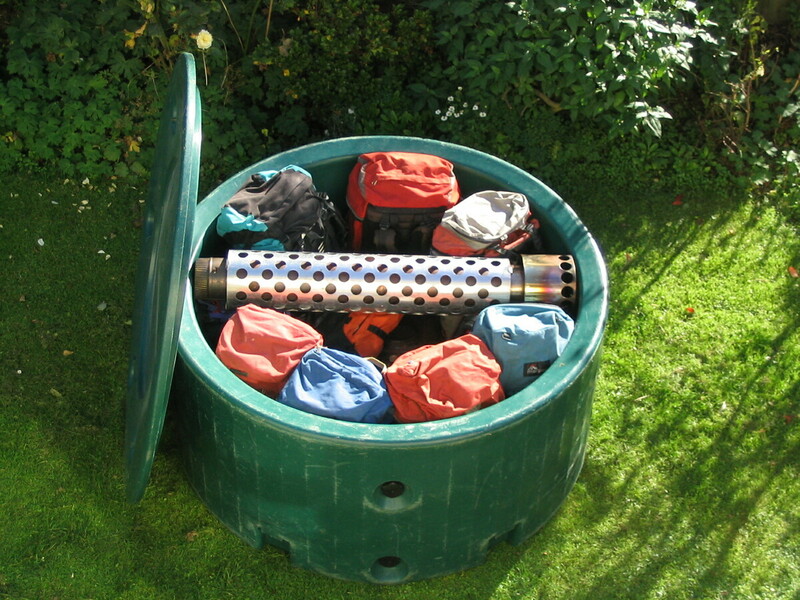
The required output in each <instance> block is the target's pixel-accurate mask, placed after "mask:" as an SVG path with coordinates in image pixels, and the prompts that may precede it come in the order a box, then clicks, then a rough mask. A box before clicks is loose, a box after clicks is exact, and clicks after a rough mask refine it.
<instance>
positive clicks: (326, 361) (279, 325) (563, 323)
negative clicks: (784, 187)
mask: <svg viewBox="0 0 800 600" xmlns="http://www.w3.org/2000/svg"><path fill="white" fill-rule="evenodd" d="M346 205H347V213H348V214H347V215H346V216H344V217H343V216H341V215H340V214H339V212H338V210H337V207H336V204H335V203H334V202H332V201H331V200H330V199H329V198H328V196H327V195H326V194H325V193H324V192H320V191H318V190H317V189H316V187H315V185H314V182H313V179H312V176H311V174H310V173H308V172H307V171H305V170H304V169H302V168H301V167H297V166H295V165H287V166H286V167H285V168H283V169H281V170H279V171H268V172H263V173H255V174H253V175H252V176H251V177H250V178H249V179H248V181H247V182H246V183H245V185H243V186H242V187H241V189H240V190H239V191H238V192H237V193H236V194H235V195H234V196H233V197H232V198H231V199H230V200H229V201H228V202H226V204H225V206H224V207H223V208H222V210H221V212H220V215H219V216H218V218H217V223H216V231H217V233H218V234H219V236H220V237H221V238H222V239H223V240H224V242H225V243H226V244H227V245H228V247H229V248H230V249H231V250H230V252H229V253H228V257H227V258H226V259H214V258H212V259H209V258H202V259H198V261H197V264H196V266H195V297H196V299H197V301H198V302H199V303H201V304H204V305H205V306H206V308H207V309H208V310H206V311H201V313H203V314H205V315H206V318H207V320H209V321H213V322H216V323H217V324H218V330H219V335H218V337H217V341H216V354H217V356H218V358H219V359H220V360H221V361H222V363H223V364H225V366H226V367H228V368H229V369H230V370H231V372H233V373H234V374H235V375H237V376H238V377H239V378H240V379H242V380H243V381H245V382H246V383H248V384H249V385H250V386H252V387H253V388H255V389H257V390H259V391H260V392H262V393H264V394H265V395H267V396H269V397H270V398H273V399H275V400H276V401H278V402H280V403H282V404H285V405H287V406H291V407H294V408H296V409H300V410H304V411H306V412H310V413H314V414H317V415H321V416H325V417H330V418H335V419H340V420H346V421H353V422H360V423H414V422H423V421H433V420H439V419H446V418H451V417H457V416H460V415H464V414H467V413H469V412H472V411H475V410H479V409H481V408H485V407H487V406H490V405H492V404H496V403H497V402H500V401H502V400H504V399H505V398H506V397H508V396H511V395H513V394H515V393H517V392H519V391H520V390H522V389H523V388H524V387H526V386H527V385H529V384H530V383H531V382H532V381H534V380H535V379H537V378H538V377H539V376H541V374H542V373H544V371H545V370H546V369H547V368H548V367H549V366H550V365H551V364H552V363H553V362H554V361H555V360H556V359H557V358H558V356H560V354H561V353H562V352H563V349H564V347H565V345H566V344H567V342H568V340H569V338H570V336H571V334H572V331H573V327H574V323H573V320H572V317H571V316H570V315H569V314H568V312H567V310H564V308H562V306H559V304H561V305H563V306H565V307H567V308H568V309H569V307H570V306H572V302H574V295H573V294H574V289H575V284H576V281H575V274H574V273H575V272H574V264H572V259H571V257H569V256H549V255H543V254H536V253H537V252H541V241H540V238H539V223H538V221H537V220H536V219H535V218H534V216H533V215H532V214H531V211H530V204H529V202H528V199H527V198H526V197H525V196H524V195H523V194H520V193H518V192H513V191H504V190H499V191H495V190H485V191H480V192H477V193H475V194H471V195H469V196H467V197H464V198H462V196H461V190H460V186H459V182H458V180H457V178H456V175H455V173H454V171H453V165H452V164H451V163H450V162H448V161H447V160H444V159H442V158H440V157H436V156H431V155H427V154H417V153H404V152H373V153H369V154H363V155H361V156H360V157H359V158H358V160H357V163H356V165H355V166H354V168H353V169H352V171H351V173H350V177H349V180H348V186H347V197H346ZM460 257H461V258H460ZM551 275H552V276H553V277H554V278H555V279H554V280H553V281H549V279H552V278H553V277H551ZM526 277H527V278H529V279H530V278H537V279H538V280H539V281H540V284H537V285H536V286H528V285H526V282H525V278H526ZM270 280H271V282H270ZM267 284H269V285H267ZM533 288H536V290H537V291H536V292H535V293H529V292H528V290H529V289H533ZM551 288H552V289H556V290H557V291H556V292H555V293H554V294H553V295H552V297H551V296H550V295H548V293H549V291H550V290H551ZM565 290H566V291H565ZM214 337H216V333H215V334H214V335H212V336H211V338H212V339H213V338H214Z"/></svg>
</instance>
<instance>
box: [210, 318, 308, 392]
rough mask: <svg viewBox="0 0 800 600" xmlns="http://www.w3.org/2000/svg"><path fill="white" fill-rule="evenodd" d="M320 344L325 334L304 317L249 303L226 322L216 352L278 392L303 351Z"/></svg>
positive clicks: (253, 381)
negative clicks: (302, 319) (299, 317)
mask: <svg viewBox="0 0 800 600" xmlns="http://www.w3.org/2000/svg"><path fill="white" fill-rule="evenodd" d="M321 345H322V335H321V334H319V333H318V332H317V331H316V330H315V329H314V328H313V327H311V326H310V325H308V324H306V323H304V322H303V321H300V320H299V319H295V318H294V317H291V316H289V315H286V314H283V313H280V312H278V311H276V310H273V309H271V308H264V307H260V306H256V305H255V304H246V305H244V306H241V307H239V309H237V311H236V313H235V314H234V315H233V316H232V317H231V318H230V319H228V322H227V323H225V326H224V327H223V328H222V333H221V335H220V337H219V340H218V342H217V349H216V354H217V357H218V358H219V359H220V360H221V361H222V363H223V364H224V365H225V366H226V367H228V368H229V369H230V370H231V371H232V372H233V373H234V374H235V375H236V376H237V377H239V378H240V379H241V380H242V381H244V382H246V383H248V384H250V385H251V386H252V387H254V388H256V389H257V390H259V391H261V392H263V393H264V394H267V395H269V396H276V395H277V394H278V393H279V392H280V391H281V388H282V387H283V385H284V384H285V383H286V380H287V379H288V378H289V376H290V375H291V374H292V371H293V370H294V368H295V367H296V366H297V364H298V363H299V362H300V359H301V358H302V357H303V355H304V354H305V353H306V352H307V351H309V350H311V349H312V348H316V347H318V346H321Z"/></svg>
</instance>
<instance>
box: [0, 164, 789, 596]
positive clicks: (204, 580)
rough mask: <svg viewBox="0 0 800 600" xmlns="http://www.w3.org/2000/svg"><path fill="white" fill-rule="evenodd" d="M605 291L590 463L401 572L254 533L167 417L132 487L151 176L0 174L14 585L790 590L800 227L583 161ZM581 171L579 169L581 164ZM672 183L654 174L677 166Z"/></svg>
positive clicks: (755, 209) (3, 512) (583, 194)
mask: <svg viewBox="0 0 800 600" xmlns="http://www.w3.org/2000/svg"><path fill="white" fill-rule="evenodd" d="M570 176H571V177H573V178H572V179H571V180H570V181H568V182H565V185H564V186H563V188H562V187H559V186H556V189H557V190H558V189H569V190H579V191H580V193H574V192H570V193H569V194H566V193H564V192H562V194H564V196H565V200H567V201H568V202H569V203H570V204H571V205H572V206H573V207H574V208H575V210H576V211H577V212H578V214H579V215H580V217H581V218H582V219H583V220H584V222H585V223H586V224H587V226H588V227H589V229H590V231H592V233H593V234H594V235H595V237H596V238H597V239H598V241H599V243H600V245H601V247H602V249H603V251H604V253H605V255H606V258H607V262H608V268H609V275H610V281H611V290H610V291H611V311H610V319H609V323H608V327H607V332H606V340H605V346H604V355H603V361H602V369H601V375H600V379H599V381H598V387H597V393H596V396H595V404H594V413H593V419H592V429H591V433H590V438H589V447H588V452H587V459H586V464H585V467H584V470H583V472H582V474H581V476H580V478H579V479H578V482H577V484H576V486H575V488H574V489H573V491H572V492H571V493H570V495H569V496H568V497H567V500H566V502H565V504H564V506H563V507H562V509H561V511H560V512H559V513H558V514H557V515H556V516H555V517H554V518H553V519H552V520H551V521H550V522H549V523H548V524H547V525H546V526H545V527H544V528H543V529H542V530H541V531H540V532H539V533H538V534H536V535H535V536H534V537H533V538H531V539H530V540H528V541H527V542H525V543H524V544H522V545H520V546H509V545H507V544H501V545H499V546H498V547H496V548H494V549H493V550H492V551H491V552H490V553H489V555H488V558H487V560H486V562H485V564H483V565H482V566H479V567H477V568H474V569H471V570H469V571H464V572H461V573H457V574H454V575H450V576H447V577H443V578H440V579H435V580H430V581H423V582H418V583H412V584H407V585H402V586H395V587H377V586H371V585H367V584H360V583H352V582H344V581H337V580H332V579H328V578H325V577H323V576H320V575H317V574H315V573H310V572H306V571H302V570H299V569H297V568H294V567H292V566H291V565H290V563H289V560H288V558H287V556H286V555H285V554H284V553H282V552H281V551H279V550H277V549H274V548H270V547H268V548H266V549H264V550H254V549H252V548H250V547H249V546H246V545H245V544H244V543H243V542H242V541H240V540H239V539H238V538H237V537H235V536H234V535H233V534H232V533H231V532H230V531H228V530H227V529H226V528H225V527H224V526H222V525H221V524H220V523H219V522H218V521H217V520H216V518H215V517H213V516H212V515H211V514H210V513H209V512H208V510H207V509H206V508H205V506H204V505H203V504H202V502H201V501H200V500H199V499H198V498H197V496H196V495H195V494H194V493H193V491H192V490H191V489H190V488H189V486H188V484H187V482H186V479H185V478H184V476H183V472H182V465H181V461H180V459H179V456H178V454H179V453H178V447H177V444H178V440H177V439H176V437H175V434H174V433H173V427H172V424H171V423H170V422H169V420H168V422H167V426H166V429H165V433H164V437H163V440H162V444H161V447H160V449H159V453H158V455H157V458H156V461H155V464H154V469H153V475H152V479H151V482H150V485H149V487H148V489H147V493H146V495H145V497H144V500H143V501H142V502H141V503H139V504H138V505H130V504H128V503H126V501H125V494H124V485H125V475H124V467H123V459H122V440H123V408H122V406H123V401H124V397H125V379H126V372H127V359H128V344H129V341H130V319H131V313H132V305H133V299H132V293H133V279H134V273H135V265H136V254H137V249H138V236H139V229H138V228H137V222H138V220H139V218H140V213H141V206H140V201H141V200H143V199H144V197H145V193H146V190H145V185H144V184H142V185H141V186H140V187H138V188H133V187H130V186H129V185H123V184H118V187H117V189H115V190H110V189H109V188H108V186H107V185H106V184H103V185H102V186H99V187H98V188H93V187H91V186H89V185H87V184H81V183H78V182H64V181H63V180H62V179H60V178H47V177H46V176H30V175H13V176H8V177H6V178H5V180H4V185H3V187H2V190H0V249H1V250H2V254H0V259H2V264H3V265H4V267H3V270H2V278H1V279H0V281H2V283H1V284H0V289H2V291H3V293H2V299H3V301H4V310H3V311H2V315H1V316H0V323H1V325H0V432H1V433H2V435H1V436H0V532H2V533H0V537H1V538H2V543H0V598H13V599H27V598H31V599H54V598H58V599H60V600H67V599H73V598H74V599H84V598H95V599H101V598H114V599H116V598H125V599H139V598H143V599H146V598H153V599H158V600H162V599H171V598H175V599H184V598H185V599H192V598H208V599H219V598H236V599H243V598H253V599H259V598H283V599H290V600H291V599H298V600H299V599H306V598H324V599H339V598H348V599H359V598H363V599H374V598H380V599H384V598H385V599H414V600H417V599H431V600H433V599H435V600H448V599H452V600H456V599H458V600H467V599H475V600H488V599H493V600H501V599H510V598H526V599H533V598H569V599H577V598H587V599H592V600H600V599H606V598H631V599H645V598H670V599H680V598H716V599H726V600H727V599H734V598H758V599H766V598H796V597H798V595H800V479H799V478H798V475H799V474H800V331H798V324H799V323H800V309H799V308H798V307H800V279H798V278H797V277H796V271H792V269H791V268H790V267H792V268H794V269H800V239H798V233H797V229H796V224H794V226H793V225H792V224H791V223H789V222H788V221H787V219H786V218H785V217H784V216H783V215H782V214H781V213H780V212H779V211H777V210H776V209H775V208H774V207H773V205H772V204H771V203H769V202H766V201H763V200H762V199H760V198H735V197H727V196H724V195H723V194H716V195H715V194H700V193H696V194H692V193H686V194H683V196H682V197H681V198H680V201H678V202H676V194H678V193H680V192H681V190H671V191H669V192H658V191H654V192H652V193H647V194H643V193H640V192H633V191H630V190H628V189H626V188H625V187H624V186H621V185H616V186H611V187H609V186H601V185H594V184H592V183H591V182H581V181H580V180H579V174H578V173H576V174H574V175H569V174H565V175H564V177H565V178H566V177H570ZM566 183H568V184H569V185H566ZM663 188H664V186H663V185H662V186H661V189H663Z"/></svg>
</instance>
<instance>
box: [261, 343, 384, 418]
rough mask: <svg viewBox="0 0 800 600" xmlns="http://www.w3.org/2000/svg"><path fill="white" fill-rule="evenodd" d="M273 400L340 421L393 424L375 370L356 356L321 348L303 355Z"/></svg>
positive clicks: (382, 385)
mask: <svg viewBox="0 0 800 600" xmlns="http://www.w3.org/2000/svg"><path fill="white" fill-rule="evenodd" d="M277 400H278V402H281V403H282V404H286V405H287V406H291V407H293V408H297V409H299V410H302V411H305V412H309V413H313V414H315V415H320V416H323V417H330V418H332V419H339V420H342V421H354V422H357V423H390V422H392V421H393V418H392V410H391V409H392V401H391V399H390V398H389V392H388V391H387V390H386V384H385V383H384V381H383V374H382V373H381V372H380V371H379V370H378V368H377V367H375V366H373V365H372V364H371V363H370V362H368V361H367V360H366V359H364V358H362V357H360V356H357V355H355V354H350V353H348V352H342V351H341V350H336V349H334V348H327V347H324V346H322V347H319V348H314V349H312V350H309V351H308V352H306V353H305V354H304V355H303V358H302V359H300V364H298V365H297V367H296V368H295V370H294V371H293V372H292V375H291V376H290V377H289V380H288V381H287V382H286V385H284V387H283V389H282V390H281V393H280V394H279V395H278V398H277Z"/></svg>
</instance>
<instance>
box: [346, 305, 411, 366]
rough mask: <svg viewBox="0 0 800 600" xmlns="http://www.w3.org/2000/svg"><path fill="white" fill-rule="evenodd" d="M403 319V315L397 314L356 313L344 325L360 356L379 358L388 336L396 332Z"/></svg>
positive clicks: (349, 339)
mask: <svg viewBox="0 0 800 600" xmlns="http://www.w3.org/2000/svg"><path fill="white" fill-rule="evenodd" d="M402 319H403V315H401V314H397V313H378V312H375V313H368V312H361V311H355V312H352V313H350V315H349V318H348V319H347V322H346V323H345V324H344V328H343V329H344V334H345V336H347V339H348V341H349V342H350V343H351V344H353V347H354V348H355V350H356V352H357V353H358V354H359V355H361V356H364V357H368V356H373V357H377V356H378V355H379V354H380V353H381V351H383V345H384V342H385V341H386V340H385V337H386V335H388V334H390V333H391V332H392V331H394V330H395V329H396V328H397V326H398V325H399V324H400V321H401V320H402ZM376 329H377V330H378V331H376ZM380 332H383V334H381V333H380Z"/></svg>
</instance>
